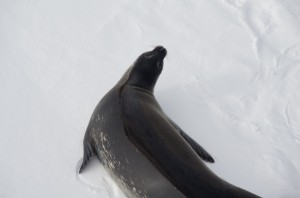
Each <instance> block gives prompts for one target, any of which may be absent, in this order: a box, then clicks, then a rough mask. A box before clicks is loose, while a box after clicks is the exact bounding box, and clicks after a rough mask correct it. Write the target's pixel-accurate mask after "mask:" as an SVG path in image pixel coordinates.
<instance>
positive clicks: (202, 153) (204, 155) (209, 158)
mask: <svg viewBox="0 0 300 198" xmlns="http://www.w3.org/2000/svg"><path fill="white" fill-rule="evenodd" d="M169 122H170V124H171V125H172V126H173V127H174V128H175V129H176V130H177V131H178V132H179V134H180V135H181V136H182V137H183V138H184V139H185V141H187V142H188V143H189V145H190V146H191V147H192V148H193V149H194V151H195V152H196V153H197V154H198V156H199V157H201V159H203V160H204V161H206V162H210V163H214V162H215V160H214V159H213V157H212V156H211V155H210V154H209V153H208V152H207V151H206V150H205V149H204V148H203V147H202V146H200V145H199V144H198V143H197V142H196V141H195V140H193V139H192V138H191V137H190V136H189V135H188V134H186V133H185V132H184V131H183V130H182V129H181V128H180V127H179V126H178V125H177V124H176V123H175V122H173V121H172V120H171V119H170V118H169Z"/></svg>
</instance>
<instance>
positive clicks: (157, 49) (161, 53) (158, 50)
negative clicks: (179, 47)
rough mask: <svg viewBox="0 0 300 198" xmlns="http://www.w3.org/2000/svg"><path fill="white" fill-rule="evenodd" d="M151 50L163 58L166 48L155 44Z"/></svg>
mask: <svg viewBox="0 0 300 198" xmlns="http://www.w3.org/2000/svg"><path fill="white" fill-rule="evenodd" d="M153 52H154V53H156V54H158V55H159V56H161V57H162V58H164V57H165V56H166V55H167V50H166V48H164V47H163V46H157V47H155V48H154V49H153Z"/></svg>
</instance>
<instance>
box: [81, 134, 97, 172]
mask: <svg viewBox="0 0 300 198" xmlns="http://www.w3.org/2000/svg"><path fill="white" fill-rule="evenodd" d="M94 148H95V147H94V141H93V139H92V138H91V137H90V134H89V133H86V134H85V137H84V140H83V159H82V164H81V166H80V169H79V173H81V172H82V171H83V170H84V168H85V167H86V165H87V164H88V162H89V160H90V159H91V157H92V156H93V155H95V154H96V152H95V149H94Z"/></svg>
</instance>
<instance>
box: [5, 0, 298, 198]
mask: <svg viewBox="0 0 300 198" xmlns="http://www.w3.org/2000/svg"><path fill="white" fill-rule="evenodd" d="M158 44H159V45H163V46H165V47H166V48H167V50H168V52H169V53H168V56H167V59H166V60H165V68H164V71H163V73H162V75H161V77H160V79H159V81H158V84H157V86H156V90H155V95H156V97H157V99H158V101H159V102H160V104H161V105H162V107H163V108H164V110H165V111H166V113H167V114H168V115H169V116H170V117H171V118H172V119H173V120H174V121H176V122H177V123H178V124H179V125H180V126H181V127H182V128H183V129H184V130H185V131H186V132H187V133H188V134H190V135H191V136H192V137H193V138H194V139H195V140H196V141H197V142H199V143H200V144H201V145H202V146H203V147H204V148H206V149H207V150H208V151H209V152H210V153H211V154H212V155H213V157H214V158H215V160H216V163H215V164H207V165H208V166H209V168H211V169H212V170H213V171H214V172H215V173H216V174H218V175H219V176H221V177H222V178H224V179H225V180H227V181H229V182H231V183H232V184H235V185H237V186H240V187H242V188H245V189H247V190H249V191H252V192H254V193H256V194H258V195H260V196H263V197H270V198H294V197H299V195H300V103H299V101H300V92H299V88H300V1H299V0H281V1H280V0H201V1H198V0H194V1H192V0H190V1H174V0H165V1H163V0H161V1H158V0H157V1H154V0H151V1H150V0H149V1H142V0H136V1H129V0H123V1H97V0H89V1H83V0H81V1H79V0H51V1H46V0H39V1H38V0H27V1H17V0H1V1H0V69H1V70H0V92H1V97H0V120H1V121H0V156H1V163H0V173H1V174H0V197H2V198H18V197H22V198H32V197H43V198H47V197H49V198H50V197H51V198H53V197H73V198H77V197H78V198H82V197H87V198H88V197H91V198H92V197H101V198H108V197H116V198H120V197H124V195H122V192H121V191H120V190H119V189H118V188H117V187H116V185H115V184H114V183H113V181H112V180H111V179H110V177H109V176H108V175H107V174H106V172H105V170H103V168H102V167H101V165H100V163H99V162H98V161H97V160H94V161H93V162H92V163H91V165H90V166H89V168H88V169H87V170H86V172H85V173H83V174H82V175H77V174H76V168H77V166H78V164H79V163H80V159H81V157H82V140H83V136H84V133H85V129H86V127H87V124H88V122H89V119H90V116H91V114H92V111H93V110H94V107H95V106H96V104H97V103H98V101H99V100H100V99H101V97H102V96H103V95H104V94H105V93H106V92H107V91H108V90H109V89H110V88H111V87H112V86H113V85H114V84H115V83H116V82H117V81H118V80H119V78H120V77H121V75H122V74H123V73H124V72H125V70H126V69H127V68H128V66H129V65H130V64H131V63H132V62H133V61H134V60H135V59H136V57H137V56H138V55H139V54H140V53H142V52H144V51H147V50H151V49H152V48H153V47H154V46H156V45H158ZM297 101H298V102H297Z"/></svg>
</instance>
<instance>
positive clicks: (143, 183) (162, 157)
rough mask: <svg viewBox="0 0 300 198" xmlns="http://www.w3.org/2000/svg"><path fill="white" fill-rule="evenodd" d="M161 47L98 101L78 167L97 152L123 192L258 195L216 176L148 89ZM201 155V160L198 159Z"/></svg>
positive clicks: (162, 197) (179, 196) (162, 196)
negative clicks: (81, 160) (82, 156)
mask: <svg viewBox="0 0 300 198" xmlns="http://www.w3.org/2000/svg"><path fill="white" fill-rule="evenodd" d="M166 54H167V51H166V50H165V48H163V47H160V46H159V47H156V48H155V49H154V50H152V51H149V52H146V53H143V54H142V55H140V56H139V57H138V59H137V60H136V61H135V63H134V64H133V66H132V67H130V68H129V69H128V70H127V72H126V73H125V74H124V76H123V77H122V78H121V80H120V81H119V82H118V83H117V84H116V85H115V86H114V87H113V88H112V89H111V90H110V91H109V92H108V93H107V94H106V95H105V96H104V97H103V98H102V99H101V101H100V102H99V104H98V105H97V107H96V109H95V110H94V113H93V115H92V118H91V120H90V123H89V125H88V128H87V131H86V134H85V138H84V158H83V163H82V166H81V168H80V172H82V170H83V169H84V167H85V166H86V164H87V163H88V161H89V159H90V157H91V156H93V155H94V154H95V155H97V157H98V158H99V160H100V161H101V162H102V163H103V165H104V167H105V168H106V170H107V171H108V172H109V174H110V175H111V176H112V177H113V179H114V180H115V181H116V182H117V184H118V185H119V186H120V187H121V189H122V190H123V191H124V192H125V194H126V195H127V196H128V197H130V198H131V197H145V198H146V197H147V198H168V197H170V198H183V197H189V198H196V197H207V198H210V197H216V198H218V197H219V198H225V197H228V198H229V197H230V198H250V197H258V196H256V195H254V194H252V193H250V192H248V191H245V190H243V189H241V188H238V187H236V186H233V185H231V184H229V183H228V182H226V181H224V180H222V179H221V178H219V177H218V176H216V175H215V174H214V173H213V172H212V171H210V169H208V168H207V166H206V165H205V164H204V162H203V161H202V160H204V161H207V162H214V160H213V158H212V157H211V155H210V154H209V153H208V152H207V151H205V149H204V148H202V147H201V146H200V145H199V144H198V143H197V142H195V141H194V140H193V139H192V138H191V137H189V136H188V135H187V134H186V133H185V132H184V131H183V130H182V129H181V128H180V127H179V126H177V124H175V123H174V122H173V121H172V120H171V119H170V118H169V117H168V116H167V115H166V114H165V113H164V112H163V110H162V109H161V107H160V106H159V104H158V102H157V101H156V99H155V97H154V95H153V90H154V87H155V84H156V81H157V79H158V77H159V75H160V73H161V71H162V69H163V59H164V57H165V56H166ZM201 159H202V160H201Z"/></svg>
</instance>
